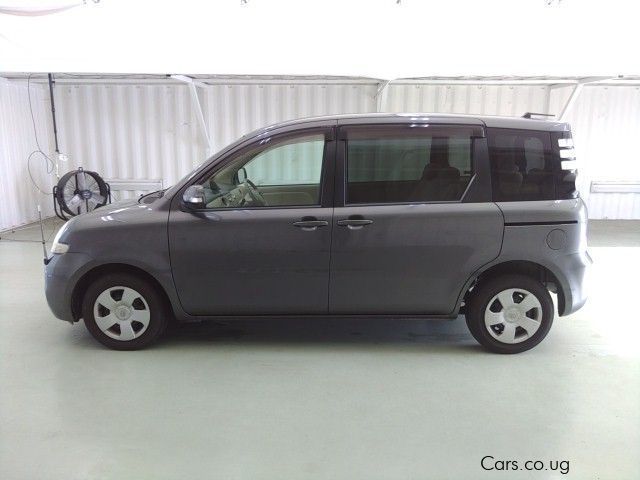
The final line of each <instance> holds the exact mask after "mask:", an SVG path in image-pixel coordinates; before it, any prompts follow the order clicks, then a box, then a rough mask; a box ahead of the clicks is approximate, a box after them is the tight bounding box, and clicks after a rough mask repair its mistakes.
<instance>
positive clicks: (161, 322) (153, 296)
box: [82, 273, 168, 350]
mask: <svg viewBox="0 0 640 480" xmlns="http://www.w3.org/2000/svg"><path fill="white" fill-rule="evenodd" d="M167 312H168V309H167V308H166V306H165V302H164V299H163V298H162V296H161V295H160V294H159V293H158V292H157V290H156V289H155V288H154V287H153V286H152V285H150V284H149V283H148V282H146V281H145V280H143V279H142V278H139V277H137V276H135V275H131V274H125V273H112V274H107V275H105V276H103V277H100V278H99V279H97V280H96V281H95V282H94V283H92V284H91V286H90V287H89V288H88V289H87V292H86V294H85V296H84V300H83V304H82V316H83V318H84V323H85V325H86V326H87V329H88V330H89V332H91V334H92V335H93V336H94V337H95V339H96V340H98V341H99V342H100V343H102V344H103V345H105V346H107V347H109V348H112V349H115V350H138V349H140V348H144V347H146V346H148V345H150V344H151V343H153V342H155V341H156V340H157V339H158V338H159V337H160V336H161V335H162V333H163V332H164V330H165V328H166V326H167Z"/></svg>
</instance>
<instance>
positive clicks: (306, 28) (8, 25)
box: [0, 0, 640, 79]
mask: <svg viewBox="0 0 640 480" xmlns="http://www.w3.org/2000/svg"><path fill="white" fill-rule="evenodd" d="M65 3H66V5H69V4H77V3H78V2H77V1H74V0H66V2H65V0H57V1H56V0H21V1H20V2H18V1H17V0H13V1H8V0H0V12H1V11H2V10H3V8H5V9H10V8H13V7H15V8H20V7H21V8H25V7H24V6H25V5H27V6H28V7H27V10H28V9H29V8H35V9H36V10H37V9H38V8H42V10H52V9H53V10H55V9H58V8H59V7H63V6H64V5H65ZM638 18H640V3H639V2H637V1H635V0H606V1H604V0H447V1H444V0H442V1H437V0H422V1H421V0H401V1H400V3H398V2H397V0H316V1H314V0H298V1H294V0H246V3H245V2H243V1H241V0H217V1H211V0H208V1H207V0H181V1H159V0H155V1H152V0H136V1H133V0H100V2H99V3H94V1H93V0H87V1H86V3H85V4H84V5H80V6H77V7H75V8H71V9H68V10H64V11H61V12H59V13H52V14H45V15H39V16H31V15H26V16H25V15H11V14H3V13H0V71H1V72H32V71H38V72H47V71H52V72H103V73H176V72H181V73H189V74H199V73H200V74H220V75H345V76H363V77H373V78H380V79H396V78H413V77H425V76H456V75H478V76H492V75H518V76H540V75H548V76H603V75H604V76H613V75H638V74H640V54H638V47H639V46H640V42H639V41H638V37H637V29H638V26H637V21H638Z"/></svg>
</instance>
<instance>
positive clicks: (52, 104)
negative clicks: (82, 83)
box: [47, 73, 60, 155]
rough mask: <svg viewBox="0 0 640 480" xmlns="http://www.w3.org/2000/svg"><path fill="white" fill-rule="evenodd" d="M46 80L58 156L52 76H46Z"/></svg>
mask: <svg viewBox="0 0 640 480" xmlns="http://www.w3.org/2000/svg"><path fill="white" fill-rule="evenodd" d="M47 78H48V79H49V100H50V101H51V118H52V119H53V139H54V140H55V142H56V153H57V154H58V155H59V154H60V149H59V148H58V125H57V124H56V104H55V102H54V100H53V75H51V74H50V73H49V74H47Z"/></svg>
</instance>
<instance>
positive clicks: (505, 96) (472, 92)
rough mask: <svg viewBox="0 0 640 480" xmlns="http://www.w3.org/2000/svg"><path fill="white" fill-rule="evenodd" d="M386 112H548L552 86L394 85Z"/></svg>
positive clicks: (487, 113)
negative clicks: (550, 87)
mask: <svg viewBox="0 0 640 480" xmlns="http://www.w3.org/2000/svg"><path fill="white" fill-rule="evenodd" d="M388 89H389V91H388V92H387V94H386V101H385V102H384V103H383V105H382V108H381V110H382V111H385V112H430V113H469V114H476V115H515V116H520V115H522V114H523V113H525V112H538V113H546V112H547V108H548V102H549V100H548V99H549V87H547V86H544V85H542V86H541V85H429V84H413V85H412V84H397V85H394V84H391V85H389V87H388Z"/></svg>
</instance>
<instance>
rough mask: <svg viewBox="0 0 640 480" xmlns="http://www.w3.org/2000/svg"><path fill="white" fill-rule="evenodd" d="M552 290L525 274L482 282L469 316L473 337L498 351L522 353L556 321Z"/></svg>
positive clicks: (492, 349)
mask: <svg viewBox="0 0 640 480" xmlns="http://www.w3.org/2000/svg"><path fill="white" fill-rule="evenodd" d="M553 313H554V307H553V301H552V299H551V295H550V294H549V291H548V290H547V289H546V288H545V286H544V285H543V284H542V283H540V282H538V281H537V280H535V279H533V278H531V277H527V276H525V275H505V276H503V277H497V278H494V279H491V280H487V281H486V282H482V283H480V284H479V285H478V286H477V287H476V288H475V289H474V291H473V292H472V295H471V298H470V299H469V302H468V306H467V311H466V320H467V326H468V327H469V331H470V332H471V334H472V335H473V337H474V338H475V339H476V340H477V341H478V342H479V343H480V344H481V345H482V346H484V347H485V348H487V349H488V350H490V351H492V352H496V353H519V352H524V351H526V350H529V349H531V348H533V347H535V346H536V345H537V344H538V343H540V342H541V341H542V340H543V339H544V337H546V336H547V333H549V329H550V328H551V324H552V323H553Z"/></svg>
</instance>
